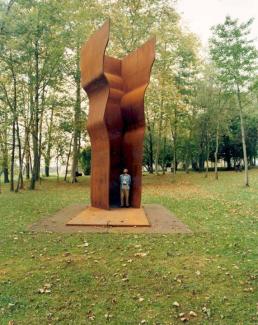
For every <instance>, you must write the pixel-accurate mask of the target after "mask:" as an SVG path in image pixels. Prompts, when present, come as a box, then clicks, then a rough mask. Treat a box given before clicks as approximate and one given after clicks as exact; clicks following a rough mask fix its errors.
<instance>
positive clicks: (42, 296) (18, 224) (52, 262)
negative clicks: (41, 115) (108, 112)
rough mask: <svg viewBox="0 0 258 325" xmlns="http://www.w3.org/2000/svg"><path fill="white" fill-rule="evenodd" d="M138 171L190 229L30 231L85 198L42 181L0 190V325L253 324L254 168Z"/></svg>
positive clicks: (147, 197)
mask: <svg viewBox="0 0 258 325" xmlns="http://www.w3.org/2000/svg"><path fill="white" fill-rule="evenodd" d="M243 176H244V175H243V174H242V173H236V172H223V173H221V174H220V176H219V180H218V181H216V180H215V179H214V176H213V174H212V173H210V174H209V176H208V178H204V175H203V174H199V173H190V174H184V173H179V174H178V175H177V176H176V179H174V178H173V176H172V175H171V174H168V175H164V176H163V175H160V176H149V175H146V176H144V177H143V180H144V187H143V203H158V204H162V205H164V206H165V207H167V208H168V209H169V210H171V211H172V212H173V213H174V214H175V215H176V216H177V217H178V218H179V219H180V220H181V221H182V222H184V223H185V224H187V225H188V226H189V227H190V229H191V230H192V231H193V234H191V235H189V234H188V235H183V234H177V235H175V234H171V235H151V234H142V235H141V234H137V235H135V234H91V233H83V234H82V233H81V234H80V233H79V234H74V233H73V234H61V233H32V232H30V231H29V230H28V228H27V227H28V225H29V224H32V223H33V222H36V221H37V220H39V219H41V218H44V217H45V216H48V215H51V214H54V213H55V212H56V211H58V210H60V209H62V208H64V207H66V206H69V205H72V204H76V203H88V202H89V178H87V177H83V178H80V182H79V183H78V184H70V183H64V182H63V181H61V180H60V181H59V182H58V181H57V180H56V179H55V178H49V179H43V180H42V182H41V185H38V186H37V190H36V191H27V190H26V191H24V192H21V193H10V192H9V191H8V188H7V187H6V188H4V191H3V193H2V194H0V324H1V325H7V324H15V325H16V324H17V325H18V324H24V325H28V324H30V325H33V324H42V325H44V324H46V325H47V324H51V325H52V324H69V325H70V324H76V325H80V324H98V325H101V324H116V325H120V324H121V325H127V324H132V325H134V324H135V325H137V324H153V325H154V324H156V325H158V324H159V325H165V324H182V323H183V322H186V323H187V324H202V325H205V324H225V325H240V324H241V325H252V324H258V283H257V282H258V170H252V171H251V172H250V179H251V186H250V187H249V188H245V187H244V186H243Z"/></svg>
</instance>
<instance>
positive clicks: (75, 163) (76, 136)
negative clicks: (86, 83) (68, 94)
mask: <svg viewBox="0 0 258 325" xmlns="http://www.w3.org/2000/svg"><path fill="white" fill-rule="evenodd" d="M79 62H80V58H79V46H78V48H77V68H76V78H75V81H76V101H75V107H74V134H73V163H72V170H71V176H72V183H76V182H77V178H76V171H77V169H78V159H79V155H78V152H79V150H80V148H78V144H79V136H80V118H81V84H80V65H79Z"/></svg>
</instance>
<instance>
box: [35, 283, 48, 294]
mask: <svg viewBox="0 0 258 325" xmlns="http://www.w3.org/2000/svg"><path fill="white" fill-rule="evenodd" d="M50 288H51V284H50V283H45V284H44V286H43V288H39V289H38V293H51V290H50Z"/></svg>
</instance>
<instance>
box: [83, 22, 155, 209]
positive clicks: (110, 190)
mask: <svg viewBox="0 0 258 325" xmlns="http://www.w3.org/2000/svg"><path fill="white" fill-rule="evenodd" d="M109 30H110V23H109V21H107V22H106V23H105V24H104V25H103V26H102V27H101V28H100V29H99V30H98V31H96V32H95V33H94V34H93V35H92V36H91V37H90V39H89V40H88V41H87V42H86V44H85V45H84V46H83V48H82V51H81V83H82V87H83V88H84V90H85V91H86V92H87V95H88V97H89V117H88V123H87V130H88V132H89V136H90V140H91V146H92V161H91V205H92V206H93V207H97V208H102V209H109V208H110V206H114V205H118V204H119V191H120V185H119V175H120V173H121V170H122V169H123V168H125V167H126V168H128V170H129V173H130V174H131V176H132V188H131V191H130V193H131V194H130V204H131V206H132V207H134V208H140V206H141V192H142V157H143V140H144V129H145V119H144V95H145V91H146V89H147V87H148V84H149V80H150V73H151V68H152V64H153V62H154V59H155V38H152V39H150V40H149V41H147V42H146V43H145V44H144V45H142V46H141V47H140V48H138V49H136V50H135V51H134V52H132V53H130V54H128V55H127V56H126V57H124V58H123V59H122V60H120V59H116V58H113V57H110V56H107V55H105V50H106V47H107V44H108V40H109Z"/></svg>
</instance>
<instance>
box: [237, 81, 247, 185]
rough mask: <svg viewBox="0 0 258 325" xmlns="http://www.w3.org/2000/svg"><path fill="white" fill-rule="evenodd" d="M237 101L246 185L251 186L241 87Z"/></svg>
mask: <svg viewBox="0 0 258 325" xmlns="http://www.w3.org/2000/svg"><path fill="white" fill-rule="evenodd" d="M237 99H238V105H239V116H240V126H241V136H242V146H243V156H244V165H245V180H244V185H245V186H249V179H248V161H247V152H246V142H245V127H244V121H243V107H242V101H241V94H240V90H239V87H237Z"/></svg>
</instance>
